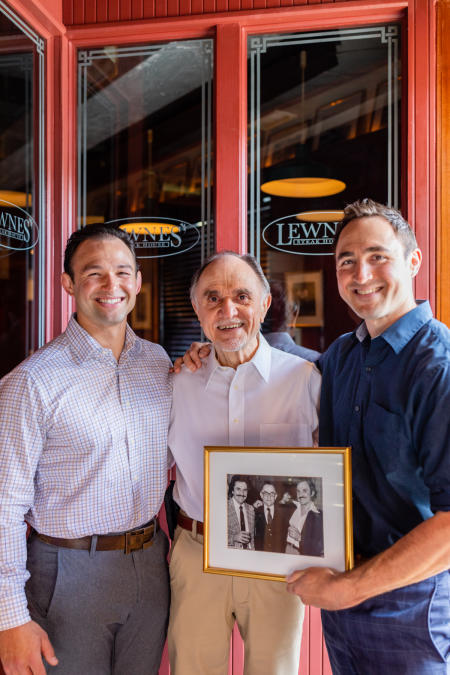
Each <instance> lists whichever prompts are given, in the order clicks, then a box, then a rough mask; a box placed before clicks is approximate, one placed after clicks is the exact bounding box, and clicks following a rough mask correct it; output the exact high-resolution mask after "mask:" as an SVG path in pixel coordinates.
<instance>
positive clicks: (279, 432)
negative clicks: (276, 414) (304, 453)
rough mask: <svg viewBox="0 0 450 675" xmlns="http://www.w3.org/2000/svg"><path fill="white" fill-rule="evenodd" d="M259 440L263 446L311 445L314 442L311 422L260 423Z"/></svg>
mask: <svg viewBox="0 0 450 675" xmlns="http://www.w3.org/2000/svg"><path fill="white" fill-rule="evenodd" d="M259 441H260V445H261V446H262V447H264V446H267V447H269V448H270V447H276V446H288V447H301V446H305V447H310V446H312V444H313V441H312V432H311V427H310V425H309V424H260V426H259Z"/></svg>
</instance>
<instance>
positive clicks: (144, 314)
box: [131, 282, 152, 330]
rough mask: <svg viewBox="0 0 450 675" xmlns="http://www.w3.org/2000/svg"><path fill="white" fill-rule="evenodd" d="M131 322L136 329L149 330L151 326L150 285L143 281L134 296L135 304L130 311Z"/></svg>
mask: <svg viewBox="0 0 450 675" xmlns="http://www.w3.org/2000/svg"><path fill="white" fill-rule="evenodd" d="M131 323H132V326H133V328H135V329H136V330H150V328H151V327H152V285H151V283H148V282H146V283H143V284H142V287H141V290H140V292H139V293H138V294H137V296H136V304H135V306H134V309H133V311H132V312H131Z"/></svg>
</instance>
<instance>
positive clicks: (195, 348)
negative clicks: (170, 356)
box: [171, 342, 211, 373]
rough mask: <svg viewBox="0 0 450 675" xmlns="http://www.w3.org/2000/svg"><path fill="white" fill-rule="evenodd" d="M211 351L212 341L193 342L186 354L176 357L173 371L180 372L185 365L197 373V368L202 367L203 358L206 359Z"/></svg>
mask: <svg viewBox="0 0 450 675" xmlns="http://www.w3.org/2000/svg"><path fill="white" fill-rule="evenodd" d="M210 351H211V343H210V342H193V343H192V344H191V346H190V347H189V349H188V350H187V351H186V353H185V354H184V356H179V357H178V358H177V359H175V363H174V364H173V368H171V372H172V373H179V372H180V371H181V367H182V366H183V365H184V366H186V368H188V369H189V370H190V371H191V372H192V373H195V371H196V370H198V369H199V368H201V365H202V359H206V357H207V356H208V355H209V353H210Z"/></svg>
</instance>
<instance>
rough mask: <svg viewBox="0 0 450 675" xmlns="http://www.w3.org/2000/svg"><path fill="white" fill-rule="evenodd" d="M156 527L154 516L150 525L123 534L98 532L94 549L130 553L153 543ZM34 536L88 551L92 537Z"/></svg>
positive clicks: (50, 542)
mask: <svg viewBox="0 0 450 675" xmlns="http://www.w3.org/2000/svg"><path fill="white" fill-rule="evenodd" d="M157 529H158V520H157V518H155V519H154V520H153V521H152V523H151V524H150V525H147V526H146V527H140V528H138V529H136V530H130V531H129V532H124V533H123V534H99V535H97V542H96V545H95V547H94V550H96V551H123V552H124V553H131V552H132V551H139V550H141V549H146V548H148V547H149V546H152V544H153V537H154V535H155V534H156V532H157ZM36 536H37V537H39V539H42V541H45V542H46V543H47V544H52V545H53V546H60V547H62V548H77V549H81V550H84V551H89V550H90V549H91V547H92V545H93V542H92V539H93V537H90V536H89V537H80V539H59V538H58V537H49V536H47V535H46V534H40V533H39V532H36Z"/></svg>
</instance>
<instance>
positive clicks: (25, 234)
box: [0, 199, 39, 251]
mask: <svg viewBox="0 0 450 675" xmlns="http://www.w3.org/2000/svg"><path fill="white" fill-rule="evenodd" d="M38 241H39V228H38V226H37V223H36V221H35V220H34V218H32V217H31V216H30V214H29V213H27V212H26V211H24V210H23V209H21V208H20V206H16V205H15V204H12V203H11V202H6V201H5V200H3V199H0V248H6V249H8V250H10V251H28V250H29V249H31V248H34V247H35V246H36V244H37V243H38Z"/></svg>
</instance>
